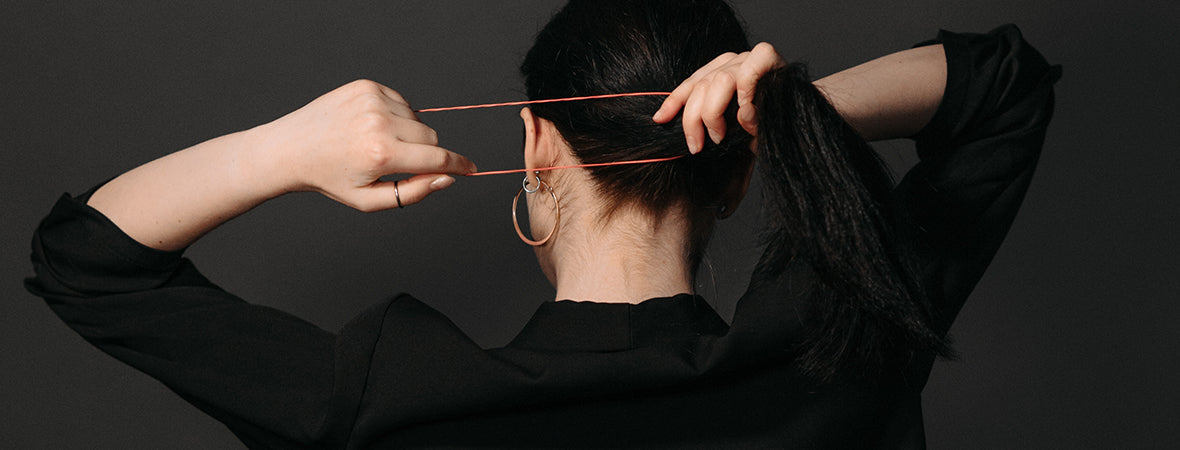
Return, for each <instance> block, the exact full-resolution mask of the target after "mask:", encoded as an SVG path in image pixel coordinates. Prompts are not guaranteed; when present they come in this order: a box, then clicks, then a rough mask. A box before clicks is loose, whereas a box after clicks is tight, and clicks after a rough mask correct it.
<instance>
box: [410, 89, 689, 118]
mask: <svg viewBox="0 0 1180 450" xmlns="http://www.w3.org/2000/svg"><path fill="white" fill-rule="evenodd" d="M647 95H665V96H667V95H672V93H671V92H625V93H622V94H602V95H587V96H584V97H565V98H548V99H544V100H522V101H519V102H504V103H484V104H482V105H464V106H444V107H441V108H423V109H415V110H414V112H416V113H423V112H438V111H458V110H461V109H478V108H495V107H497V106H518V105H533V104H537V103H555V102H576V101H579V100H594V99H599V98H615V97H641V96H647Z"/></svg>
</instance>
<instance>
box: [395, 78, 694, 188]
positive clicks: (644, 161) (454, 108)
mask: <svg viewBox="0 0 1180 450" xmlns="http://www.w3.org/2000/svg"><path fill="white" fill-rule="evenodd" d="M671 94H672V93H671V92H627V93H622V94H603V95H587V96H584V97H567V98H550V99H545V100H524V101H519V102H504V103H485V104H482V105H465V106H446V107H442V108H424V109H416V110H414V112H416V113H424V112H438V111H458V110H461V109H477V108H494V107H497V106H518V105H531V104H536V103H553V102H573V101H579V100H594V99H599V98H616V97H638V96H647V95H671ZM685 156H688V155H677V156H669V157H667V158H653V159H638V160H633V161H615V162H607V163H592V164H575V165H572V166H553V167H538V168H536V169H509V170H491V171H487V172H472V173H469V174H466V175H465V176H468V177H476V176H482V175H502V174H506V173H520V172H542V171H548V170H557V169H574V168H578V167H602V166H620V165H624V164H647V163H656V162H664V161H671V160H673V159H679V158H683V157H685Z"/></svg>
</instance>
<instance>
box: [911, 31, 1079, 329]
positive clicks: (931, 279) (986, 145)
mask: <svg viewBox="0 0 1180 450" xmlns="http://www.w3.org/2000/svg"><path fill="white" fill-rule="evenodd" d="M931 44H942V45H943V47H944V49H945V51H946V58H947V86H946V92H945V94H944V96H943V100H942V103H941V105H940V106H939V108H938V111H937V112H936V113H935V116H934V118H933V119H932V120H931V122H930V123H929V124H928V125H927V126H926V127H925V128H924V129H923V130H922V131H921V132H919V133H918V134H917V135H916V136H914V139H915V141H916V147H917V151H918V156H919V159H920V162H919V163H918V164H917V165H916V166H915V167H914V168H913V169H911V170H910V171H909V172H908V173H907V174H906V176H905V177H904V178H903V179H902V181H901V182H900V183H899V184H898V186H897V187H896V189H895V191H894V194H895V195H894V201H895V202H896V204H897V206H898V208H899V209H900V211H901V212H902V213H903V214H902V216H903V217H905V218H906V220H907V221H908V222H907V226H908V227H910V229H909V230H907V231H908V232H909V233H910V234H911V235H912V236H913V237H914V240H913V241H914V242H915V248H914V252H915V255H916V257H917V260H918V263H919V266H920V267H919V270H920V276H921V277H922V279H923V280H922V281H923V285H924V286H925V287H926V289H927V295H928V296H929V297H930V299H931V301H932V303H933V304H934V307H935V309H936V314H937V318H938V322H939V326H940V327H941V328H942V330H941V331H943V332H945V331H946V330H947V329H948V328H949V326H950V323H951V322H952V321H953V320H954V318H955V316H956V315H957V314H958V312H959V310H960V309H961V308H962V306H963V303H964V301H965V300H966V298H967V295H968V294H969V293H970V292H971V290H972V289H974V287H975V284H976V283H977V282H978V281H979V279H980V278H981V277H982V275H983V273H984V270H985V269H986V268H987V266H988V264H989V263H990V262H991V259H992V257H993V256H994V255H995V253H996V251H997V250H998V249H999V246H1000V243H1001V242H1002V241H1003V239H1004V236H1005V235H1006V234H1007V232H1008V229H1009V227H1010V226H1011V224H1012V221H1013V219H1014V218H1015V216H1016V212H1017V210H1018V209H1019V207H1020V204H1021V202H1022V201H1023V199H1024V195H1025V193H1026V192H1027V190H1028V187H1029V183H1030V180H1031V179H1032V175H1033V172H1034V170H1035V168H1036V163H1037V159H1038V157H1039V156H1040V153H1041V147H1042V144H1043V142H1044V139H1045V130H1046V127H1047V126H1048V124H1049V120H1050V118H1051V117H1052V113H1053V100H1054V97H1053V95H1054V94H1053V84H1054V83H1055V82H1056V81H1057V79H1058V78H1060V76H1061V68H1060V66H1054V65H1050V64H1049V63H1048V62H1046V60H1045V58H1044V57H1043V56H1041V54H1040V53H1039V52H1038V51H1037V50H1036V49H1034V48H1033V47H1032V46H1030V45H1029V44H1028V43H1027V42H1026V41H1025V40H1024V38H1023V37H1022V36H1021V33H1020V30H1019V29H1017V28H1016V27H1015V26H1013V25H1005V26H1002V27H999V28H996V29H995V30H992V31H991V32H989V33H986V34H961V33H952V32H948V31H942V32H940V33H939V34H938V37H937V38H936V39H934V40H931V41H927V42H923V43H921V44H919V46H921V45H931Z"/></svg>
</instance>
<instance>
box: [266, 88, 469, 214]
mask: <svg viewBox="0 0 1180 450" xmlns="http://www.w3.org/2000/svg"><path fill="white" fill-rule="evenodd" d="M251 131H252V132H256V133H260V134H261V136H260V137H261V139H262V142H264V143H265V145H264V147H265V148H266V149H267V152H266V153H267V155H266V156H265V157H267V158H272V162H273V163H274V164H268V166H269V167H270V168H272V170H275V171H276V172H277V173H276V174H275V175H278V176H279V178H278V179H275V180H274V181H273V182H274V183H276V184H278V185H279V189H280V190H281V191H282V192H292V191H317V192H320V193H322V194H324V195H326V196H328V197H330V198H332V199H334V200H336V201H338V202H340V203H343V204H345V205H348V206H350V207H352V208H355V209H358V210H361V211H366V212H369V211H379V210H384V209H391V208H396V207H398V204H399V200H400V204H401V205H402V206H407V205H411V204H414V203H417V202H419V201H422V199H424V198H425V197H426V196H427V195H429V194H430V193H432V192H435V191H438V190H440V189H443V188H445V187H447V186H449V185H451V183H453V182H454V178H451V177H450V176H447V175H445V174H465V173H470V172H474V171H475V170H476V168H475V164H473V163H472V162H471V161H469V160H468V159H467V158H465V157H463V156H461V155H459V154H456V153H454V152H451V151H448V150H445V149H443V148H440V147H438V136H437V134H436V133H435V131H434V130H433V129H431V128H430V127H428V126H426V125H425V124H423V123H422V122H419V121H418V118H417V117H416V116H415V114H414V112H413V110H412V109H411V108H410V105H409V104H408V103H407V102H406V100H405V99H404V98H402V96H401V95H400V94H398V93H397V92H395V91H394V90H392V89H390V88H388V87H385V86H382V85H381V84H378V83H376V82H373V81H368V80H358V81H354V82H351V83H348V84H346V85H344V86H341V87H339V88H337V89H335V90H333V91H331V92H329V93H327V94H324V95H323V96H320V97H319V98H317V99H315V100H314V101H312V102H311V103H309V104H307V105H306V106H304V107H302V108H300V109H298V110H296V111H294V112H292V113H290V114H288V115H286V116H283V117H281V118H279V119H277V120H275V121H274V122H271V123H269V124H266V125H263V126H260V127H258V128H256V129H254V130H251ZM393 174H414V176H413V177H411V178H409V179H405V180H400V181H399V182H398V184H397V188H396V193H395V188H394V182H393V181H382V180H381V179H380V178H381V177H383V176H386V175H393Z"/></svg>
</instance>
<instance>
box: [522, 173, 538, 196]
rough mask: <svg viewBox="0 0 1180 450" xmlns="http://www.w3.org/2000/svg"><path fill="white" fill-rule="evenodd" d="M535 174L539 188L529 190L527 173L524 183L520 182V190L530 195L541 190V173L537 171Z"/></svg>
mask: <svg viewBox="0 0 1180 450" xmlns="http://www.w3.org/2000/svg"><path fill="white" fill-rule="evenodd" d="M533 174H534V175H533V176H535V177H537V187H535V188H532V189H529V175H528V174H527V173H526V174H525V175H524V181H521V182H520V188H521V189H524V191H525V192H527V193H529V194H532V193H534V192H537V190H538V189H541V172H539V171H537V172H533Z"/></svg>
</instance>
